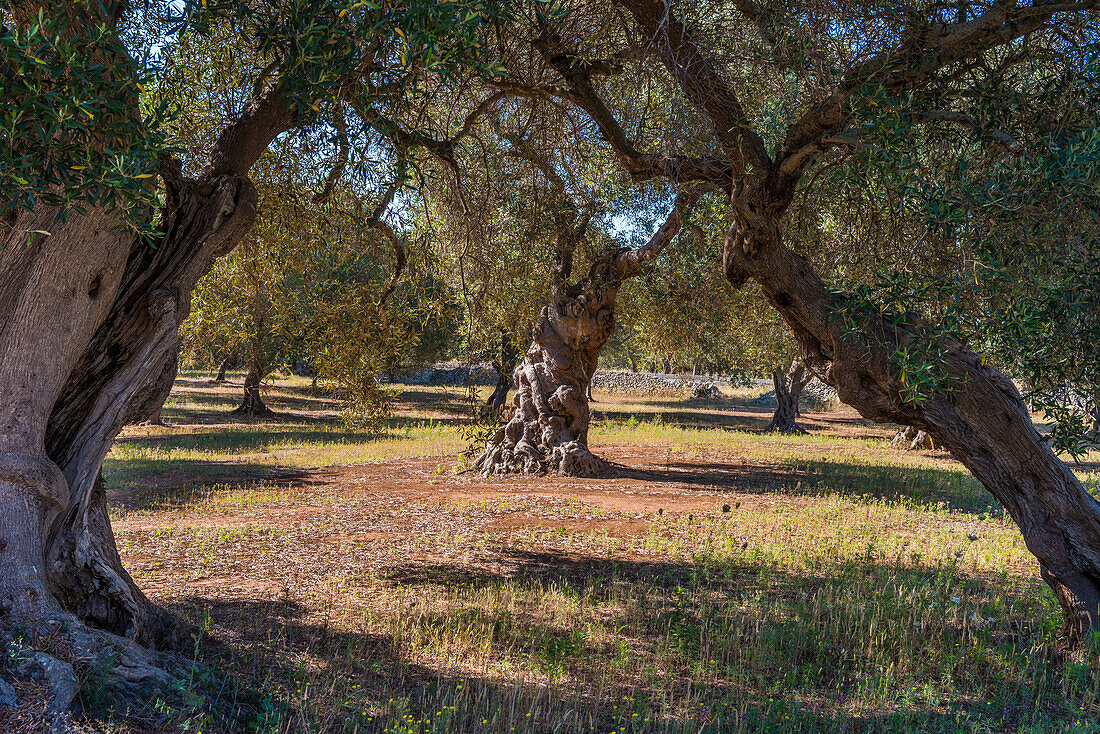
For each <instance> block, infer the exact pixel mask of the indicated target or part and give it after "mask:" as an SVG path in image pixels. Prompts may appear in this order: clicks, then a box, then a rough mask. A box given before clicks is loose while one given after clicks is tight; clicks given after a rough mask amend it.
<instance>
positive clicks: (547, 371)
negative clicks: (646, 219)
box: [474, 193, 698, 476]
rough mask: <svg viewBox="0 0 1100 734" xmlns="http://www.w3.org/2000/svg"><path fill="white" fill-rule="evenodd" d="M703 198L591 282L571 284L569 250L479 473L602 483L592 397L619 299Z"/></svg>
mask: <svg viewBox="0 0 1100 734" xmlns="http://www.w3.org/2000/svg"><path fill="white" fill-rule="evenodd" d="M697 196H698V195H697V194H696V193H681V194H680V195H678V196H677V197H676V204H675V206H674V207H673V209H672V212H671V213H670V214H669V216H668V219H667V220H666V221H665V223H664V224H662V225H661V227H660V229H658V230H657V232H656V233H655V234H654V235H653V237H652V238H651V239H650V240H649V242H647V243H646V244H645V245H644V246H642V247H640V248H638V249H636V250H631V249H621V250H617V251H614V252H609V253H605V254H604V255H603V256H602V257H600V258H597V260H596V261H595V262H593V264H592V266H591V268H590V269H589V272H588V275H587V277H585V278H584V279H583V280H581V281H579V282H577V283H575V284H573V285H568V284H567V283H566V280H567V279H568V277H569V275H570V271H571V270H572V253H573V247H575V243H576V242H577V241H579V240H580V238H581V237H582V236H583V225H582V228H579V229H578V230H577V231H575V232H574V233H573V234H572V236H571V239H572V241H573V244H572V245H570V246H567V247H563V248H562V252H563V257H562V258H561V260H560V264H559V266H558V267H556V274H555V283H554V286H553V289H552V297H551V300H550V303H549V304H547V305H546V306H545V307H544V308H543V309H542V313H541V314H540V315H539V319H538V322H537V323H536V325H535V328H534V335H533V339H532V342H531V346H530V347H529V348H528V349H527V353H526V355H524V358H523V361H522V362H521V363H520V364H519V366H518V367H516V369H515V372H514V373H513V381H514V383H515V387H516V395H515V398H514V399H513V403H514V405H515V408H516V409H515V412H514V413H513V415H512V418H511V419H510V420H509V421H508V423H507V424H505V425H504V426H502V427H500V428H499V429H498V430H497V431H496V433H495V434H494V435H493V437H492V438H490V439H489V443H488V445H487V446H486V447H485V451H484V452H483V453H482V454H481V456H479V457H478V458H477V460H476V461H475V462H474V467H475V468H476V469H478V470H479V471H481V472H483V473H485V474H506V473H510V472H530V473H542V472H546V471H557V472H560V473H562V474H567V475H571V476H598V475H600V474H602V473H604V472H605V471H606V469H607V462H605V461H604V460H603V459H600V458H599V457H597V456H595V455H594V454H593V453H592V452H591V451H590V450H589V449H588V423H589V417H590V415H589V409H588V397H587V396H588V390H589V386H590V384H591V381H592V375H593V374H594V373H595V371H596V363H597V362H598V361H599V357H600V350H601V349H603V346H604V344H605V343H607V340H608V338H609V337H610V336H611V333H612V332H613V331H614V330H615V299H616V297H617V296H618V293H619V288H620V287H621V286H622V284H623V282H624V281H625V280H626V279H627V278H630V277H632V276H634V275H637V274H638V273H640V272H642V270H643V269H644V268H645V267H646V266H647V265H648V264H649V263H651V262H652V261H653V260H654V259H655V258H656V257H657V256H658V255H659V254H660V253H661V251H662V250H663V249H664V248H665V246H666V245H667V244H668V243H669V242H671V241H672V239H673V237H675V236H676V233H677V232H679V231H680V227H681V225H682V224H683V220H684V217H686V216H687V213H688V211H689V210H690V208H691V207H692V205H693V204H694V203H695V200H696V198H697Z"/></svg>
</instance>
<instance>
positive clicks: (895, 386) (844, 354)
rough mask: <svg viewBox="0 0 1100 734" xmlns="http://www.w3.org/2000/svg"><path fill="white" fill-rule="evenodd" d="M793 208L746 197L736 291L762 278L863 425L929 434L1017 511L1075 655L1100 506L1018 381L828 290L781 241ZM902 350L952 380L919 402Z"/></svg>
mask: <svg viewBox="0 0 1100 734" xmlns="http://www.w3.org/2000/svg"><path fill="white" fill-rule="evenodd" d="M787 201H789V199H787V198H786V196H785V195H784V194H783V193H782V192H780V193H779V194H776V195H773V196H769V192H768V191H767V189H766V188H765V187H759V188H757V187H754V186H752V185H746V186H744V187H742V188H741V190H739V191H737V192H735V194H734V196H733V198H732V203H733V210H734V222H733V225H732V227H731V230H730V233H729V236H728V238H727V241H726V246H725V250H724V259H725V268H726V275H727V277H728V279H729V281H730V282H731V283H732V284H733V285H734V286H737V287H740V286H741V285H742V284H744V283H745V282H746V281H747V280H748V279H749V278H753V279H755V280H756V281H757V282H758V283H759V284H760V286H761V288H762V289H763V291H764V293H765V295H766V297H767V298H768V300H769V301H770V302H771V304H772V305H773V306H774V307H775V308H776V309H777V310H778V311H779V312H780V314H782V315H783V317H784V319H785V320H786V321H787V323H788V324H789V325H790V326H791V328H792V329H793V331H794V334H795V336H796V338H797V340H798V342H799V344H800V347H801V349H802V353H803V356H804V358H805V360H806V363H807V365H808V366H809V367H810V369H811V370H812V371H813V372H814V373H815V374H816V375H817V376H818V377H820V378H822V379H823V380H824V381H825V382H827V383H828V384H830V385H832V386H833V387H835V388H836V389H837V393H838V395H839V397H840V399H841V400H842V401H843V402H844V403H846V404H848V405H851V406H852V407H854V408H856V409H857V410H858V411H859V412H860V413H861V414H862V415H863V416H865V417H867V418H870V419H872V420H875V421H879V422H891V423H900V424H902V425H906V426H912V427H914V428H916V429H917V430H921V431H925V432H927V433H928V435H930V436H931V437H932V439H933V440H934V441H935V442H936V444H937V445H941V446H944V447H945V448H947V449H948V450H949V451H950V452H951V453H952V454H953V455H954V456H955V457H956V458H957V459H958V460H959V461H961V462H962V463H963V465H965V466H966V468H967V469H969V470H970V471H971V472H972V473H973V474H974V476H975V477H977V479H978V480H979V481H980V482H981V483H982V484H983V485H984V486H985V487H986V489H988V490H989V491H990V492H991V493H992V494H993V496H994V497H996V498H997V499H998V500H999V501H1000V502H1001V503H1002V504H1003V505H1004V507H1005V509H1007V510H1008V512H1009V514H1011V516H1012V518H1013V519H1014V520H1015V521H1016V523H1017V524H1018V525H1019V527H1020V530H1021V532H1022V534H1023V538H1024V541H1025V543H1026V544H1027V547H1028V549H1029V550H1030V551H1031V552H1032V553H1033V554H1034V555H1035V557H1036V558H1037V559H1038V560H1039V568H1040V572H1041V574H1042V576H1043V578H1044V579H1045V580H1046V582H1047V583H1048V584H1049V585H1050V586H1051V588H1052V589H1053V590H1054V592H1055V594H1056V595H1057V596H1058V599H1059V601H1060V602H1061V604H1062V607H1063V609H1064V610H1065V615H1066V620H1065V621H1066V629H1065V631H1066V633H1067V635H1068V638H1069V641H1070V642H1071V644H1072V643H1073V642H1074V641H1076V640H1077V639H1080V636H1081V634H1082V633H1084V632H1085V631H1086V630H1090V629H1091V630H1100V503H1098V502H1097V500H1096V499H1095V498H1093V497H1092V496H1091V495H1090V494H1089V493H1088V492H1086V491H1085V490H1084V488H1083V487H1082V486H1081V483H1080V482H1079V481H1078V480H1077V477H1076V476H1075V475H1074V474H1073V472H1072V471H1070V469H1069V467H1067V466H1066V464H1065V463H1064V462H1063V461H1062V460H1061V459H1059V458H1058V457H1057V456H1056V455H1055V454H1054V452H1053V451H1051V449H1050V448H1049V447H1048V446H1047V445H1046V444H1045V443H1044V442H1043V441H1042V440H1041V438H1040V436H1039V434H1038V432H1037V431H1036V430H1035V427H1034V426H1033V424H1032V422H1031V416H1030V415H1029V413H1028V410H1027V408H1026V406H1025V405H1024V401H1023V398H1022V397H1021V395H1020V393H1019V391H1018V390H1017V389H1016V387H1015V385H1013V383H1012V381H1011V380H1009V379H1007V378H1006V377H1004V375H1002V374H1000V373H999V372H997V371H996V370H994V369H993V368H991V367H989V366H988V365H986V364H985V363H984V362H983V360H982V359H981V357H980V356H978V355H977V354H975V353H973V352H971V351H970V350H969V349H967V348H966V347H965V346H963V345H962V344H960V343H958V342H956V341H953V340H951V339H948V338H946V337H943V336H940V335H937V334H935V333H934V332H933V330H932V329H930V328H928V327H927V326H926V325H924V324H922V323H920V322H917V321H914V322H910V323H909V324H902V325H899V324H897V323H894V322H893V321H891V320H889V319H885V318H883V317H882V316H881V315H879V314H878V313H876V312H873V311H871V310H869V309H867V308H863V309H859V310H858V317H855V318H857V320H858V321H859V323H855V324H854V325H855V326H856V327H858V332H859V334H860V336H856V335H854V334H853V333H852V331H851V329H850V327H851V326H852V325H853V324H852V323H846V318H845V317H844V316H843V315H844V314H846V313H847V314H852V313H853V311H852V308H851V307H852V304H851V303H850V302H846V301H845V299H844V297H843V296H841V295H839V294H837V293H836V292H834V291H831V290H830V289H828V288H827V287H826V285H825V283H824V282H823V281H822V280H821V278H820V277H818V276H817V274H816V273H814V271H813V269H812V268H811V267H810V265H809V263H808V262H807V261H806V260H805V259H804V258H803V257H801V256H800V255H798V254H796V253H795V252H793V251H792V250H791V249H789V248H788V247H787V246H786V245H785V243H784V242H783V238H782V234H781V233H782V221H781V217H782V212H783V211H784V209H785V206H786V203H787ZM899 347H904V348H906V349H909V350H921V349H926V350H927V351H928V352H929V354H932V355H935V358H936V360H937V367H938V369H940V370H941V371H942V373H943V375H944V379H942V380H941V381H940V387H939V388H937V389H936V390H935V392H933V393H932V394H930V395H926V396H922V399H921V400H920V401H913V400H910V399H908V398H907V395H908V393H907V390H906V385H905V384H904V383H903V382H902V380H901V379H900V376H899V370H898V368H897V366H896V365H894V364H893V363H892V362H891V357H892V355H894V354H895V353H896V351H897V349H898V348H899Z"/></svg>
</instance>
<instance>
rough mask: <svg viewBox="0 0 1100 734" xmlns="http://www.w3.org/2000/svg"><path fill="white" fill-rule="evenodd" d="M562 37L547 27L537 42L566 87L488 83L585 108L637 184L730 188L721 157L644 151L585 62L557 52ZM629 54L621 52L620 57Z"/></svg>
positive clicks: (729, 174) (516, 93)
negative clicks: (695, 183) (660, 180)
mask: <svg viewBox="0 0 1100 734" xmlns="http://www.w3.org/2000/svg"><path fill="white" fill-rule="evenodd" d="M560 45H561V42H560V39H557V37H556V36H555V35H553V34H552V32H550V31H549V30H547V31H546V32H545V33H544V37H543V38H541V39H539V40H538V41H536V47H537V48H539V50H540V51H541V52H542V53H543V56H544V57H545V58H546V61H547V63H549V64H550V65H551V67H553V68H554V70H555V71H557V72H558V74H559V75H560V76H561V77H562V79H563V80H564V81H565V82H566V86H565V87H562V86H558V85H537V86H526V85H523V84H520V83H517V82H515V81H511V80H506V79H494V80H492V81H491V82H490V83H491V84H492V85H493V86H494V87H497V88H498V89H501V90H505V91H508V92H510V93H511V94H513V95H514V96H523V97H528V98H531V99H538V100H547V99H556V100H562V101H565V102H569V103H570V104H572V105H575V106H576V107H579V108H580V109H581V110H583V111H584V112H585V113H586V114H587V115H588V117H589V118H590V119H591V120H592V121H593V122H594V123H596V127H598V128H599V130H600V134H602V135H603V137H604V139H605V140H606V141H607V142H608V143H609V144H610V146H611V150H612V152H613V153H614V154H615V157H616V158H617V159H618V161H619V164H620V165H622V167H623V168H624V169H625V170H626V172H627V173H628V174H630V178H631V180H633V181H635V182H641V181H649V180H652V179H655V178H663V179H667V180H669V181H674V182H677V183H690V182H693V181H701V182H706V183H710V184H714V185H717V186H723V187H726V188H728V187H729V186H730V185H731V184H732V182H733V174H732V171H731V169H730V165H729V162H728V161H727V160H725V159H724V158H722V157H721V156H710V157H699V158H690V157H688V156H681V155H669V154H664V153H642V152H641V151H639V150H638V149H637V148H636V147H635V145H634V143H633V142H632V141H631V140H630V139H629V138H628V137H627V135H626V133H625V132H624V131H623V129H622V126H621V125H619V121H618V120H616V119H615V115H614V113H612V112H611V110H610V109H609V108H608V107H607V105H606V104H605V103H604V101H603V99H602V98H601V97H600V94H599V92H598V91H596V87H595V85H594V84H593V83H592V72H591V68H590V66H589V65H588V63H587V62H585V61H584V60H583V59H579V58H577V57H574V56H572V55H570V54H568V53H565V52H563V51H561V50H560V48H559V47H560ZM629 56H630V54H624V58H627V57H629Z"/></svg>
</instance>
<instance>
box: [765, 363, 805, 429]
mask: <svg viewBox="0 0 1100 734" xmlns="http://www.w3.org/2000/svg"><path fill="white" fill-rule="evenodd" d="M813 377H814V376H813V374H811V373H810V371H809V370H807V369H806V365H804V364H803V363H802V360H800V359H796V360H794V362H792V363H791V367H790V369H789V370H784V369H783V368H782V367H776V368H775V369H774V370H773V371H772V382H773V383H775V414H774V415H773V416H772V421H771V423H769V424H768V427H767V429H765V430H766V431H768V432H773V431H774V432H776V433H805V432H806V431H805V430H803V429H802V428H801V427H799V425H798V423H797V419H798V399H799V397H801V395H802V388H804V387H806V385H808V384H809V383H810V380H812V379H813Z"/></svg>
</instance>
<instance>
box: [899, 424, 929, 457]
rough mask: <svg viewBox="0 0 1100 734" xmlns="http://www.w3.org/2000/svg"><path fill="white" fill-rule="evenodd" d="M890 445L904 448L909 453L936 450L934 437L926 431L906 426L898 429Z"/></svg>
mask: <svg viewBox="0 0 1100 734" xmlns="http://www.w3.org/2000/svg"><path fill="white" fill-rule="evenodd" d="M890 443H891V444H892V445H894V446H903V447H905V448H906V449H908V450H909V451H916V450H917V449H931V448H935V447H934V446H933V444H932V437H931V436H929V435H928V433H927V432H926V431H922V430H920V429H919V428H914V427H913V426H904V427H902V428H900V429H898V432H897V433H896V434H894V439H893V440H892V441H891V442H890Z"/></svg>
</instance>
